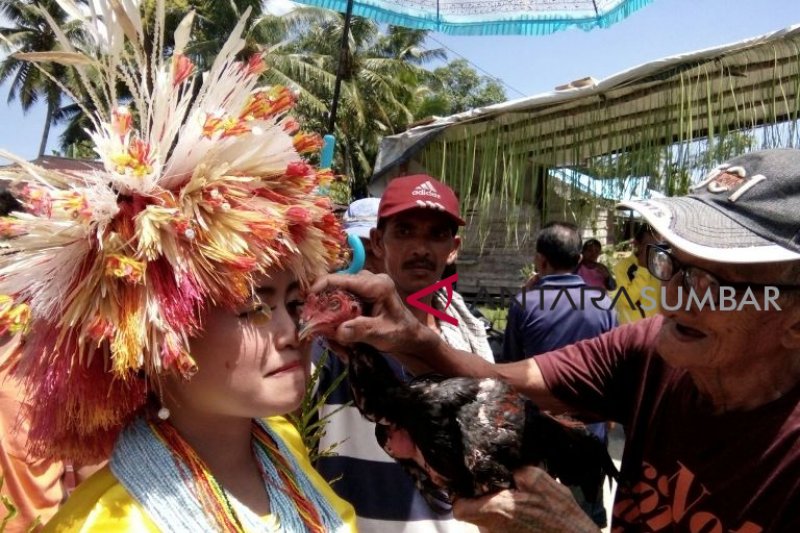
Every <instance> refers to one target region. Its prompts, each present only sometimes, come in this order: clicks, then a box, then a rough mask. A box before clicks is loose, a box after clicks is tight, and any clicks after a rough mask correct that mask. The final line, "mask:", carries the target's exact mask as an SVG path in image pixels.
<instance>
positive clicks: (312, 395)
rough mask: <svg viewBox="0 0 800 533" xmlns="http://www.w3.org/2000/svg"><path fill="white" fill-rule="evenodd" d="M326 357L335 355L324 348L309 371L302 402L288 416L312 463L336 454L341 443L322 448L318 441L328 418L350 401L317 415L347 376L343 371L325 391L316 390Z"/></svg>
mask: <svg viewBox="0 0 800 533" xmlns="http://www.w3.org/2000/svg"><path fill="white" fill-rule="evenodd" d="M328 357H336V356H335V355H333V354H331V352H330V350H327V349H326V350H325V351H324V352H323V354H322V357H320V359H319V361H318V362H317V364H316V366H315V367H314V372H312V373H311V379H310V380H309V382H308V387H306V392H305V394H304V396H303V402H302V403H301V404H300V408H299V409H298V410H297V411H296V412H295V413H294V414H292V415H289V417H288V418H289V420H291V421H292V423H293V424H294V425H295V426H296V427H297V430H298V431H299V432H300V436H301V437H302V438H303V443H304V444H305V445H306V448H307V449H308V454H309V458H310V459H311V462H312V463H315V462H316V461H317V460H318V459H319V458H320V457H329V456H332V455H336V447H337V446H338V445H339V444H341V443H340V442H335V443H333V444H332V445H330V446H328V447H327V448H325V449H324V450H320V449H319V442H320V439H322V437H323V436H324V435H325V426H326V425H327V424H328V421H329V420H330V418H331V417H332V416H333V415H335V414H336V413H338V412H339V411H340V410H342V409H344V408H345V407H347V406H349V405H350V403H351V402H348V403H346V404H344V405H340V406H339V407H338V408H336V409H334V410H333V411H331V412H329V413H326V414H325V416H323V417H320V416H319V413H320V412H321V410H322V407H323V406H324V405H325V402H326V401H327V400H328V397H329V396H330V395H331V394H332V393H333V391H335V390H336V388H337V387H338V386H339V384H340V383H341V382H342V380H344V379H345V378H346V377H347V372H343V373H342V374H341V375H339V376H337V377H336V379H334V380H333V381H332V382H331V384H330V386H329V387H328V388H327V389H326V390H325V391H322V392H320V391H319V390H318V388H319V381H320V376H321V375H322V370H323V369H324V368H325V361H327V360H328Z"/></svg>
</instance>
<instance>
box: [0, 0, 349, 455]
mask: <svg viewBox="0 0 800 533" xmlns="http://www.w3.org/2000/svg"><path fill="white" fill-rule="evenodd" d="M59 4H60V5H61V6H62V7H63V8H64V9H65V10H66V11H67V12H68V13H69V14H70V15H72V16H73V17H74V18H76V19H80V20H81V21H82V22H83V26H84V28H85V33H86V43H85V44H81V45H80V46H78V45H76V44H74V43H71V42H70V41H69V40H68V39H67V38H66V36H65V35H64V34H63V33H62V31H61V30H60V29H59V28H58V26H57V24H56V23H55V22H54V21H53V20H52V19H51V18H50V16H49V15H48V14H47V12H45V11H44V10H42V14H43V16H45V17H47V18H48V19H49V21H50V23H51V26H52V30H53V31H54V32H55V33H56V35H57V36H58V40H59V43H60V48H61V49H60V50H58V51H57V52H48V53H43V54H36V53H33V54H25V57H24V59H27V60H30V61H53V62H59V63H62V64H68V65H69V66H70V67H71V68H73V69H75V72H76V74H77V79H79V80H81V81H82V90H83V91H84V92H85V94H86V95H87V96H88V98H89V99H90V100H91V101H92V102H93V104H94V106H95V107H96V110H95V111H94V112H93V114H91V115H90V116H91V121H92V132H91V137H92V140H93V142H94V145H95V150H96V152H97V154H98V156H99V159H100V163H101V164H100V165H98V168H97V169H93V170H87V171H83V172H78V173H75V172H72V173H67V172H61V171H57V170H52V169H45V168H41V167H38V166H34V165H33V164H30V163H28V162H27V161H25V160H23V159H20V158H18V157H15V156H14V155H12V154H9V153H6V152H0V155H1V156H3V157H5V158H7V159H10V160H12V161H13V162H15V163H16V165H15V166H14V167H8V168H11V170H9V169H8V168H6V169H3V170H2V171H0V177H2V178H3V179H6V180H11V181H12V183H11V186H10V187H11V190H12V191H13V193H14V194H15V196H16V197H17V198H18V200H20V202H21V203H22V204H23V206H24V207H25V212H17V213H12V215H11V216H9V217H6V218H4V219H0V234H1V235H2V237H3V238H4V239H7V240H6V243H5V244H6V245H7V249H6V250H5V253H4V255H3V256H2V257H0V295H2V296H0V333H3V332H5V331H8V330H11V331H21V332H22V333H23V339H24V341H23V342H22V344H21V347H20V349H19V351H18V353H17V357H18V360H17V362H16V370H15V371H16V373H17V375H19V376H21V377H22V378H23V379H24V381H25V383H26V386H27V388H28V390H29V391H30V402H29V403H30V405H31V407H32V409H33V412H32V413H31V420H32V428H31V433H30V439H31V443H30V444H31V445H32V451H33V452H34V453H36V454H37V455H40V456H51V457H58V456H64V457H75V458H82V459H92V458H97V457H102V456H104V454H106V453H108V451H109V450H110V446H111V445H112V444H113V441H114V439H115V437H116V435H117V433H118V432H119V430H120V428H121V427H122V425H123V424H124V423H125V422H126V421H128V420H129V419H130V418H131V417H132V416H133V414H134V412H135V411H136V410H137V409H138V408H139V407H140V406H141V405H142V404H143V403H144V401H145V396H146V385H145V379H144V378H143V376H148V379H151V380H157V379H158V376H160V375H163V374H164V373H165V372H178V373H181V374H183V375H185V376H188V375H190V374H191V373H192V372H193V370H194V369H195V364H194V361H193V360H192V357H191V354H190V353H189V349H188V339H189V338H190V337H192V336H193V335H195V334H197V333H198V331H199V328H200V327H201V324H200V320H201V316H202V313H203V310H204V309H205V308H206V306H208V305H212V304H213V305H227V306H234V305H236V304H238V303H241V302H242V301H243V300H244V299H246V298H247V297H248V296H249V295H250V293H251V290H252V288H253V282H254V277H255V276H256V275H257V274H259V273H261V272H264V271H266V270H267V269H269V268H272V267H276V266H280V267H283V268H290V269H292V270H294V271H295V272H297V274H298V276H299V277H300V278H301V280H303V281H306V280H307V278H308V276H310V275H311V274H312V273H318V272H321V271H323V270H324V269H326V268H327V267H328V265H329V264H330V262H331V261H333V260H335V258H336V257H337V256H338V254H339V251H340V245H341V240H342V233H341V230H340V227H339V224H338V222H337V220H336V219H335V217H334V215H333V213H332V211H331V208H330V202H329V201H328V199H327V198H323V197H320V196H316V195H315V194H314V192H315V190H316V188H317V187H318V186H319V185H320V181H321V180H324V179H325V178H326V173H324V172H320V171H317V170H316V169H315V168H314V167H312V166H311V165H309V164H308V163H306V162H305V161H304V160H303V159H302V157H301V156H302V155H304V154H306V153H310V152H312V151H314V150H318V149H319V148H320V145H321V143H320V139H319V136H318V135H310V134H307V133H303V132H301V131H299V126H298V123H297V122H296V121H295V120H294V119H292V118H289V117H288V116H287V111H289V110H290V109H291V108H292V106H293V104H294V102H295V97H294V95H293V94H292V92H291V91H289V90H287V89H286V88H281V87H257V83H258V80H259V75H260V73H261V72H262V71H263V69H264V68H265V66H264V64H263V62H262V60H261V58H260V57H259V56H254V57H251V58H250V59H249V60H247V59H245V60H238V59H237V54H239V52H240V51H241V50H242V49H243V46H244V40H243V38H242V32H243V29H244V25H245V21H246V18H247V16H248V14H249V10H248V13H245V14H244V16H243V17H242V19H241V20H240V21H239V23H238V25H237V26H236V28H235V29H234V30H233V32H232V34H231V36H230V38H229V39H228V40H227V42H226V43H225V44H224V46H223V47H222V50H221V51H220V52H219V54H218V56H217V58H216V60H215V61H214V63H213V65H212V66H211V68H210V70H209V71H207V72H204V73H202V75H201V74H200V73H198V71H197V70H198V69H197V68H196V67H195V65H193V63H192V61H191V60H190V59H189V57H188V56H187V55H185V54H184V51H185V50H186V47H187V45H188V44H189V39H190V35H191V26H192V14H191V13H190V14H189V15H187V16H186V17H185V18H184V19H183V21H182V22H181V23H180V25H179V26H178V28H177V30H176V32H175V44H174V47H171V48H170V49H169V50H166V49H165V45H164V36H163V28H164V6H163V1H159V2H157V7H156V15H155V17H154V20H155V23H154V26H155V27H154V28H147V27H146V25H145V23H144V21H143V19H142V16H141V15H140V10H139V8H140V6H139V2H138V0H111V1H108V0H105V1H101V0H93V1H91V2H89V9H88V12H87V10H85V9H82V8H80V7H79V6H78V5H77V4H76V3H74V2H73V1H72V0H60V1H59ZM146 35H151V36H155V37H154V38H151V41H153V42H147V41H146V39H147V37H146ZM167 52H169V54H168V53H167ZM122 86H124V87H126V89H127V92H128V93H129V97H126V98H125V101H126V102H127V103H129V105H121V103H120V102H121V97H120V95H119V94H118V91H119V88H120V87H122ZM76 101H79V100H77V99H76Z"/></svg>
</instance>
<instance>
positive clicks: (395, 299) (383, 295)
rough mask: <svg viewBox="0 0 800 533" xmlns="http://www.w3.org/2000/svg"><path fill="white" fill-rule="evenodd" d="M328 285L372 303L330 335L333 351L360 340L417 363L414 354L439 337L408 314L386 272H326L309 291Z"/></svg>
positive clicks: (327, 286)
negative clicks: (353, 273)
mask: <svg viewBox="0 0 800 533" xmlns="http://www.w3.org/2000/svg"><path fill="white" fill-rule="evenodd" d="M329 287H334V288H340V289H344V290H346V291H349V292H351V293H353V294H355V295H356V296H358V297H359V298H361V300H362V301H363V302H366V303H369V304H370V305H369V306H368V307H371V309H370V310H369V315H368V316H361V317H358V318H354V319H352V320H348V321H347V322H344V323H343V324H341V325H340V326H339V327H338V328H337V330H336V334H335V336H334V337H333V338H331V339H329V340H330V341H332V342H331V348H332V349H333V350H334V351H338V350H337V346H336V345H337V344H343V345H347V344H352V343H354V342H363V343H366V344H370V345H372V346H374V347H375V348H377V349H378V350H379V351H381V352H385V353H390V354H392V355H394V356H396V357H398V358H399V359H401V360H403V362H404V363H408V364H410V365H411V366H415V363H416V364H417V365H419V361H415V359H416V356H417V355H418V354H420V353H424V351H425V346H427V345H430V343H435V342H438V341H439V338H438V337H437V336H436V335H435V334H434V333H433V332H432V331H431V330H430V329H429V328H427V327H424V326H423V325H422V324H421V323H420V321H419V320H417V319H416V318H415V317H414V315H412V314H411V312H410V311H409V310H408V308H407V307H406V306H405V304H404V303H403V300H402V299H401V298H400V295H399V294H398V293H397V290H396V289H395V286H394V282H393V281H392V280H391V278H390V277H389V276H387V275H386V274H372V273H370V272H366V271H361V272H359V273H358V274H356V275H345V274H329V275H326V276H322V277H321V278H319V279H318V280H317V281H316V282H315V283H314V284H313V285H312V286H311V289H310V291H311V292H319V291H322V290H324V289H326V288H329Z"/></svg>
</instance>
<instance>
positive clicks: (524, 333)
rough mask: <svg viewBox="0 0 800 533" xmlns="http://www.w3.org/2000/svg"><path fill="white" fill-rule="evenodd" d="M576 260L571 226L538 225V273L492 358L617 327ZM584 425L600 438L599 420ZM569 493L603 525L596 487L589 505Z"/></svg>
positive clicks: (515, 305)
mask: <svg viewBox="0 0 800 533" xmlns="http://www.w3.org/2000/svg"><path fill="white" fill-rule="evenodd" d="M580 260H581V238H580V236H579V235H578V232H577V230H576V228H575V226H573V225H571V224H565V223H562V222H551V223H549V224H547V225H545V226H544V228H542V231H541V232H540V233H539V235H538V237H537V239H536V254H535V255H534V258H533V261H534V265H535V266H536V272H537V273H538V274H537V276H536V278H534V279H533V280H532V283H529V284H528V285H527V286H526V288H525V290H524V291H523V292H521V293H520V294H518V295H517V296H516V297H515V299H514V301H512V303H511V307H510V309H509V310H508V323H507V326H506V331H505V339H504V341H503V357H502V359H501V360H498V362H503V363H510V362H513V361H520V360H522V359H527V358H528V357H533V356H536V355H539V354H542V353H545V352H549V351H551V350H555V349H557V348H561V347H563V346H567V345H570V344H573V343H575V342H578V341H580V340H583V339H588V338H591V337H596V336H598V335H600V334H602V333H605V332H606V331H608V330H610V329H611V328H613V327H615V326H616V325H617V318H616V313H615V312H614V310H613V309H611V300H610V299H609V297H608V296H607V295H606V294H605V292H604V291H603V290H602V289H599V288H595V287H587V286H586V282H584V280H583V278H581V277H580V276H578V275H577V274H574V272H575V269H576V268H577V267H578V263H579V262H580ZM587 427H588V428H589V430H590V431H591V432H592V433H594V434H595V435H597V436H598V437H599V438H600V439H602V440H603V441H606V428H605V423H599V424H590V425H589V426H587ZM573 493H575V496H576V499H577V500H578V503H580V504H581V507H582V508H583V509H584V511H586V513H587V514H588V515H589V516H591V517H592V519H593V520H594V521H595V523H597V525H599V526H600V527H605V524H606V512H605V509H604V508H603V502H602V498H601V496H602V487H599V489H598V500H597V502H596V503H595V504H589V503H588V502H586V501H585V498H584V497H583V496H584V495H583V494H581V493H580V489H579V488H573Z"/></svg>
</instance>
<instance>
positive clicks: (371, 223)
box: [342, 198, 381, 239]
mask: <svg viewBox="0 0 800 533" xmlns="http://www.w3.org/2000/svg"><path fill="white" fill-rule="evenodd" d="M380 203H381V199H380V198H362V199H361V200H356V201H355V202H353V203H351V204H350V206H349V207H348V208H347V211H345V213H344V216H343V217H342V224H343V226H344V231H345V232H346V233H347V234H348V235H355V236H356V237H361V238H362V239H369V230H371V229H372V228H374V227H377V225H378V206H379V205H380Z"/></svg>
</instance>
